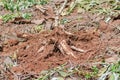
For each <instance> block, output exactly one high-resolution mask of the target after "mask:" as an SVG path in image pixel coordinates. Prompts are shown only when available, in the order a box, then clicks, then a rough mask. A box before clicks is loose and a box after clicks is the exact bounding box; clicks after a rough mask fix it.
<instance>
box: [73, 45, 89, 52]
mask: <svg viewBox="0 0 120 80" xmlns="http://www.w3.org/2000/svg"><path fill="white" fill-rule="evenodd" d="M71 49H73V50H76V51H78V52H82V53H85V52H87V51H85V50H83V49H80V48H76V47H75V46H71Z"/></svg>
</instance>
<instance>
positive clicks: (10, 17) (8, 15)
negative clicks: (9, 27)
mask: <svg viewBox="0 0 120 80" xmlns="http://www.w3.org/2000/svg"><path fill="white" fill-rule="evenodd" d="M15 17H18V15H17V14H6V15H3V16H2V19H3V21H4V22H8V21H9V20H12V19H14V18H15Z"/></svg>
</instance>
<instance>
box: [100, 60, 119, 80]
mask: <svg viewBox="0 0 120 80" xmlns="http://www.w3.org/2000/svg"><path fill="white" fill-rule="evenodd" d="M106 79H108V80H120V61H119V62H118V63H116V64H110V65H108V66H107V68H106V70H105V71H104V73H103V74H101V76H100V78H99V79H98V80H106Z"/></svg>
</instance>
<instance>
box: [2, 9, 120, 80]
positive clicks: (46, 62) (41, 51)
mask: <svg viewBox="0 0 120 80" xmlns="http://www.w3.org/2000/svg"><path fill="white" fill-rule="evenodd" d="M36 12H37V11H36ZM50 14H52V15H53V13H50ZM36 15H37V17H34V18H35V19H36V18H38V19H39V18H42V17H43V16H41V15H42V14H36ZM33 16H35V15H33ZM53 16H54V15H53ZM70 16H73V17H74V16H75V14H72V15H70ZM44 17H46V16H44ZM46 19H47V20H48V21H51V20H49V16H47V18H46ZM86 19H87V18H84V20H82V21H73V23H72V22H71V23H69V24H65V26H64V28H60V27H58V28H54V29H53V30H45V31H41V32H40V33H34V32H31V29H32V28H33V27H34V26H36V25H35V24H19V25H18V24H14V23H11V22H8V23H7V24H0V28H1V29H0V35H1V39H0V40H1V42H0V44H1V45H2V47H0V48H2V50H0V57H3V56H4V57H6V56H10V55H12V54H14V53H16V54H17V62H18V65H17V66H16V67H12V68H11V71H13V72H14V73H16V74H27V73H34V74H38V73H40V72H41V71H42V70H47V69H51V68H54V67H57V66H59V65H61V64H63V63H66V62H67V63H74V64H78V65H79V64H82V63H86V62H97V61H103V59H104V58H108V57H111V56H112V55H111V53H110V51H111V50H112V51H113V52H115V53H116V52H120V49H118V48H119V47H120V30H119V29H118V26H119V25H120V20H119V19H117V20H114V21H111V22H109V23H105V22H104V21H103V20H100V21H99V26H98V27H96V26H94V25H91V24H88V25H82V26H84V27H79V29H78V28H76V27H74V24H77V23H82V24H86V23H87V22H89V21H90V20H89V19H88V21H86ZM46 25H47V24H46ZM86 26H87V27H86ZM68 27H69V29H68ZM76 30H77V31H76ZM66 31H68V32H69V33H71V34H67V33H66ZM33 33H34V34H33ZM63 40H65V41H66V43H67V45H68V47H69V49H70V50H72V52H73V53H74V55H75V56H76V57H77V58H74V57H73V56H71V55H67V54H63V53H62V52H61V51H60V49H59V47H58V46H59V43H60V42H61V41H63ZM70 46H74V47H76V48H78V49H83V50H84V51H86V52H79V51H76V50H73V49H71V48H70ZM113 47H114V48H113ZM116 48H117V49H116ZM0 60H1V62H2V61H4V59H2V58H0ZM6 74H7V75H11V74H10V73H9V72H8V73H6ZM8 77H9V76H8ZM9 80H12V79H10V78H9Z"/></svg>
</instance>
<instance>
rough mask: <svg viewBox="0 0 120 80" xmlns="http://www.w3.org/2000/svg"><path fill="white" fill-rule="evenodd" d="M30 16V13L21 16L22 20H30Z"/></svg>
mask: <svg viewBox="0 0 120 80" xmlns="http://www.w3.org/2000/svg"><path fill="white" fill-rule="evenodd" d="M31 16H32V15H31V14H30V13H23V14H22V18H24V19H30V18H31Z"/></svg>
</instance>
